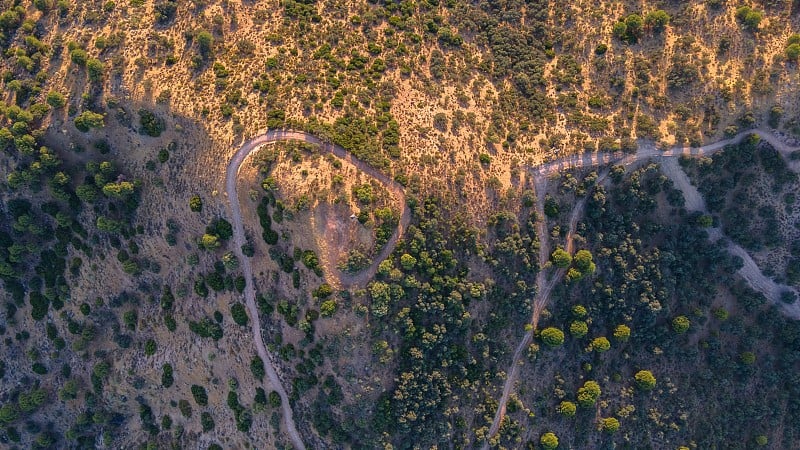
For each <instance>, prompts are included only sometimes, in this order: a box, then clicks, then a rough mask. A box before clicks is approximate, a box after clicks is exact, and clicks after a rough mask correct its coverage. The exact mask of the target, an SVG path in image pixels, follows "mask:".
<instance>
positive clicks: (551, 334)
mask: <svg viewBox="0 0 800 450" xmlns="http://www.w3.org/2000/svg"><path fill="white" fill-rule="evenodd" d="M541 337H542V342H544V343H545V344H547V345H548V346H550V347H558V346H559V345H561V344H563V343H564V332H563V331H561V330H559V329H558V328H555V327H547V328H545V329H544V330H542V333H541Z"/></svg>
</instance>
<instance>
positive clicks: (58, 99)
mask: <svg viewBox="0 0 800 450" xmlns="http://www.w3.org/2000/svg"><path fill="white" fill-rule="evenodd" d="M47 104H48V105H50V106H51V107H53V108H55V109H58V108H63V107H64V105H66V104H67V99H66V98H65V97H64V94H62V93H60V92H58V91H50V92H48V93H47Z"/></svg>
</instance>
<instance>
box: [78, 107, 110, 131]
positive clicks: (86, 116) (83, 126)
mask: <svg viewBox="0 0 800 450" xmlns="http://www.w3.org/2000/svg"><path fill="white" fill-rule="evenodd" d="M74 122H75V128H77V129H78V130H80V131H83V132H87V131H89V130H90V129H92V128H103V127H104V126H105V121H104V116H103V115H102V114H98V113H95V112H92V111H84V112H82V113H80V114H78V116H77V117H75V121H74Z"/></svg>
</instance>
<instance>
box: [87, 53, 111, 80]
mask: <svg viewBox="0 0 800 450" xmlns="http://www.w3.org/2000/svg"><path fill="white" fill-rule="evenodd" d="M105 69H106V66H105V65H104V64H103V63H102V62H101V61H100V60H99V59H95V58H89V60H88V61H87V62H86V71H87V72H88V73H89V79H90V80H91V81H93V82H97V81H100V80H102V79H103V74H104V73H105Z"/></svg>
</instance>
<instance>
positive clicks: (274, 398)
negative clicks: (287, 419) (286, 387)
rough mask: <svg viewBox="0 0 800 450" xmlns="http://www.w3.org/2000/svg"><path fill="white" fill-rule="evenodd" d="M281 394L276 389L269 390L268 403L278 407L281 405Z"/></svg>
mask: <svg viewBox="0 0 800 450" xmlns="http://www.w3.org/2000/svg"><path fill="white" fill-rule="evenodd" d="M281 402H282V401H281V396H280V394H278V393H277V392H276V391H271V392H270V393H269V405H270V406H272V407H273V408H278V407H279V406H281Z"/></svg>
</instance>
